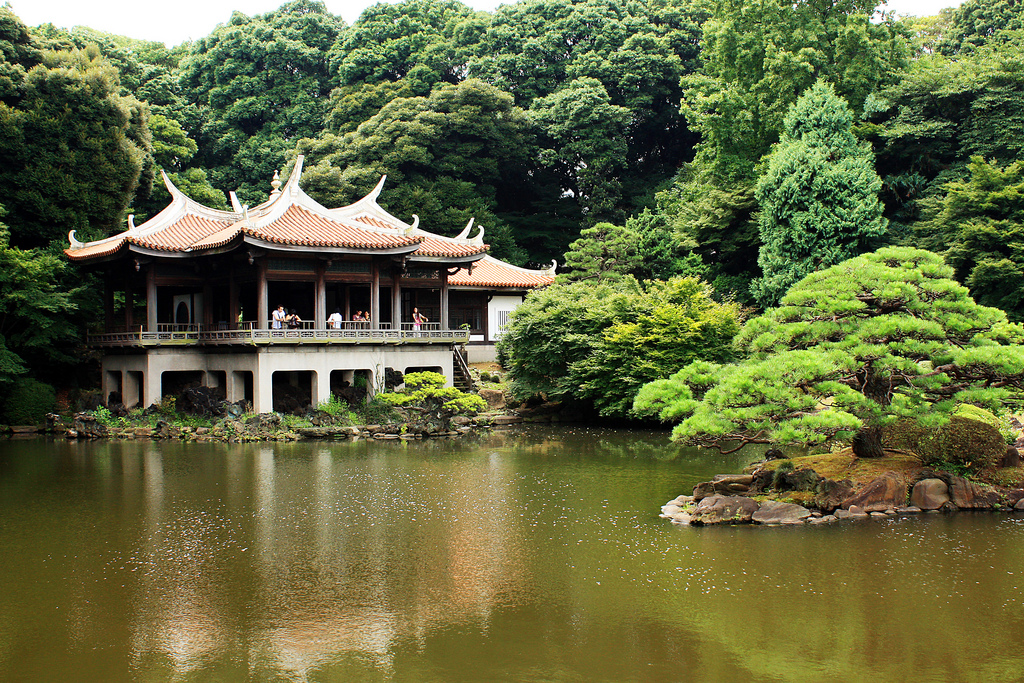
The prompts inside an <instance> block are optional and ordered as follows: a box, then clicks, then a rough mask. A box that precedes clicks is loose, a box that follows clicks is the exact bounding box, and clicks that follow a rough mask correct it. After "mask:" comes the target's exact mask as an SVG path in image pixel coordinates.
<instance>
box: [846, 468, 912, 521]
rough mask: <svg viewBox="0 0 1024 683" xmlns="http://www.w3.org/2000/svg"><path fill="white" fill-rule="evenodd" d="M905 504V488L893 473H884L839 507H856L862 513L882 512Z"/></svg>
mask: <svg viewBox="0 0 1024 683" xmlns="http://www.w3.org/2000/svg"><path fill="white" fill-rule="evenodd" d="M906 502H907V487H906V486H905V485H904V484H903V482H902V481H901V480H900V478H899V476H897V474H896V473H895V472H886V473H885V474H883V475H881V476H880V477H877V478H875V479H874V480H872V481H871V482H870V483H869V484H867V485H866V486H865V487H864V488H862V489H861V490H860V491H857V492H856V493H855V494H853V495H852V496H850V497H849V498H846V499H845V500H843V502H842V504H841V507H844V508H849V507H851V506H857V507H859V508H860V509H861V510H863V511H864V512H884V511H886V510H889V509H890V508H897V507H900V506H902V505H904V504H906Z"/></svg>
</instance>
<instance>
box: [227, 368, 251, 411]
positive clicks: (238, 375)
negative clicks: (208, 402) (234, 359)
mask: <svg viewBox="0 0 1024 683" xmlns="http://www.w3.org/2000/svg"><path fill="white" fill-rule="evenodd" d="M245 375H246V373H245V371H244V370H232V371H230V372H228V376H227V387H225V392H226V394H227V400H229V401H231V402H232V403H234V402H236V401H241V400H242V399H243V398H245Z"/></svg>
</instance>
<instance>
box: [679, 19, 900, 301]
mask: <svg viewBox="0 0 1024 683" xmlns="http://www.w3.org/2000/svg"><path fill="white" fill-rule="evenodd" d="M874 9H875V3H873V2H868V1H867V0H800V1H798V2H788V1H783V0H754V1H753V2H750V1H743V2H741V1H740V0H716V2H714V3H713V9H712V12H711V16H712V18H711V19H710V20H708V21H707V22H705V24H704V26H703V42H702V50H701V55H700V57H701V69H700V71H699V72H698V73H695V74H693V75H690V76H687V77H686V78H684V79H683V85H684V86H685V94H684V97H683V102H682V109H683V112H684V113H685V115H686V119H687V122H688V124H689V126H690V127H691V129H693V130H695V131H697V132H698V133H700V136H701V139H700V143H699V145H698V146H697V154H696V158H695V161H694V166H693V168H692V169H691V170H689V171H688V172H687V173H684V174H682V175H681V176H680V178H679V180H678V184H679V185H681V186H682V187H678V188H675V189H673V190H672V191H671V192H670V193H669V194H668V195H665V196H663V197H662V200H661V203H662V205H663V206H664V207H665V210H667V211H674V213H672V214H671V218H672V220H673V221H674V223H675V224H676V226H677V228H678V229H679V230H680V231H681V233H682V235H683V238H684V239H685V240H686V241H688V242H689V243H691V244H692V245H694V248H695V249H697V250H699V253H701V254H702V255H703V254H707V255H710V259H711V260H709V261H708V265H709V266H711V268H712V272H711V273H710V276H711V277H712V278H714V279H716V280H718V279H719V278H720V279H721V280H720V281H721V282H722V283H728V284H735V283H739V282H742V281H744V280H748V281H749V280H750V279H752V278H754V277H757V275H758V274H759V273H758V271H757V267H756V265H754V262H753V259H751V258H750V253H751V252H752V251H754V250H756V249H758V248H759V246H760V244H759V241H758V238H757V235H758V232H757V230H756V227H755V225H754V219H753V215H752V213H751V211H750V209H751V208H752V204H753V195H754V192H753V189H754V184H755V182H756V178H757V175H758V173H759V164H760V163H761V161H762V157H763V156H764V155H765V154H767V153H768V151H769V150H770V149H771V146H772V145H773V144H775V142H777V141H778V139H779V136H780V134H781V133H782V129H783V119H784V117H785V114H786V112H787V110H788V109H789V107H790V106H791V105H792V104H793V103H794V102H796V100H797V98H798V97H799V96H800V95H801V94H802V93H803V92H804V91H805V90H806V89H807V88H809V87H810V86H811V85H812V84H813V83H814V82H815V81H816V80H818V79H819V78H824V79H826V80H828V81H829V82H831V83H833V84H834V86H835V89H836V92H837V93H838V94H839V95H840V96H841V97H843V98H844V99H845V100H846V101H847V102H848V103H849V104H850V106H851V108H852V109H853V111H854V114H855V115H859V114H860V113H861V112H862V110H863V103H864V101H865V100H866V99H867V97H868V95H869V94H871V93H873V92H875V91H876V90H878V89H880V88H882V87H884V86H886V85H889V84H891V83H893V82H895V81H896V80H897V78H898V77H899V74H900V73H901V72H902V71H903V70H904V69H905V67H906V65H907V63H908V60H909V55H910V36H909V33H908V30H907V29H906V27H904V26H903V25H901V24H899V23H897V22H895V21H893V20H891V19H889V18H885V19H883V20H881V21H878V22H876V21H873V20H872V17H873V15H874ZM680 199H682V200H683V201H679V200H680ZM719 230H724V231H725V234H721V233H720V232H719ZM716 233H717V234H716ZM718 245H721V246H724V247H725V250H723V249H721V248H716V247H717V246H718ZM725 251H728V252H731V253H732V254H734V255H735V259H739V260H738V261H737V260H735V259H729V260H725V259H724V258H723V254H724V252H725Z"/></svg>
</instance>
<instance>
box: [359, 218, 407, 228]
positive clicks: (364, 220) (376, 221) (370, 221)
mask: <svg viewBox="0 0 1024 683" xmlns="http://www.w3.org/2000/svg"><path fill="white" fill-rule="evenodd" d="M353 220H357V221H359V222H360V223H366V224H367V225H372V226H373V227H375V228H383V229H384V230H397V229H398V226H397V225H392V224H391V223H387V222H385V221H382V220H380V219H379V218H374V217H373V216H356V217H355V218H354V219H353Z"/></svg>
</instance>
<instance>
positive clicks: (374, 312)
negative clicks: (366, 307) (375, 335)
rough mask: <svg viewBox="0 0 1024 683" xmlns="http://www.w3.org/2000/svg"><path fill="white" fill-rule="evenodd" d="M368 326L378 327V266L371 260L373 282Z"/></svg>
mask: <svg viewBox="0 0 1024 683" xmlns="http://www.w3.org/2000/svg"><path fill="white" fill-rule="evenodd" d="M370 327H371V328H373V329H375V330H379V329H380V266H379V265H378V264H377V262H376V261H374V262H373V283H372V284H371V285H370Z"/></svg>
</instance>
